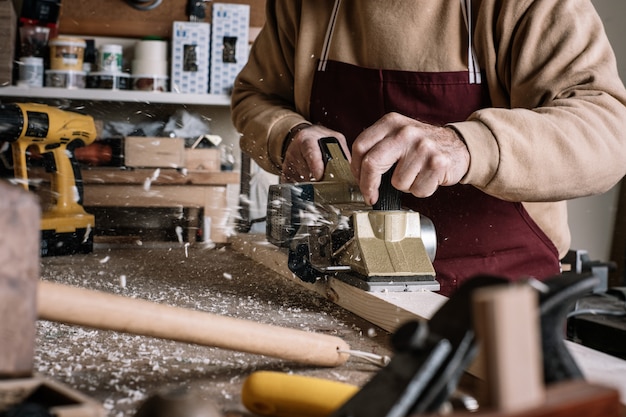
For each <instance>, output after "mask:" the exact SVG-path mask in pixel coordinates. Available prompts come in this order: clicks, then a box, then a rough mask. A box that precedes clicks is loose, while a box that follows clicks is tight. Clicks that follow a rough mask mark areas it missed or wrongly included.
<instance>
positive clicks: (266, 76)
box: [231, 0, 306, 174]
mask: <svg viewBox="0 0 626 417" xmlns="http://www.w3.org/2000/svg"><path fill="white" fill-rule="evenodd" d="M299 9H300V2H299V1H294V0H283V1H281V0H268V1H267V2H266V22H265V25H264V27H263V29H262V30H261V32H260V33H259V35H258V37H257V39H256V40H255V42H254V45H253V46H252V48H251V51H250V56H249V59H248V62H247V64H246V66H245V67H244V68H243V70H242V71H241V72H240V73H239V75H238V77H237V79H236V80H235V86H234V89H233V95H232V104H231V110H232V112H231V115H232V121H233V124H234V126H235V128H236V129H237V130H238V131H239V132H240V133H241V135H242V137H241V140H240V147H241V149H242V151H243V152H245V153H247V154H249V155H250V156H251V157H252V158H253V159H254V160H255V161H256V162H257V163H258V164H259V166H261V167H262V168H263V169H265V170H266V171H268V172H271V173H275V174H278V173H280V167H281V164H282V155H281V153H282V146H283V141H284V140H285V137H286V135H287V133H288V132H289V130H290V129H291V128H292V127H294V126H296V125H298V124H300V123H303V122H306V120H305V119H304V118H303V116H301V115H300V114H299V113H297V112H296V111H295V105H294V51H295V41H296V38H297V36H296V28H297V24H298V19H299Z"/></svg>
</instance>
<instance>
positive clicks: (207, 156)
mask: <svg viewBox="0 0 626 417" xmlns="http://www.w3.org/2000/svg"><path fill="white" fill-rule="evenodd" d="M185 167H186V168H187V170H189V171H192V172H195V171H206V172H219V171H220V150H219V149H216V148H203V149H185Z"/></svg>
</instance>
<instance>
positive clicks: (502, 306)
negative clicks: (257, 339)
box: [472, 285, 545, 412]
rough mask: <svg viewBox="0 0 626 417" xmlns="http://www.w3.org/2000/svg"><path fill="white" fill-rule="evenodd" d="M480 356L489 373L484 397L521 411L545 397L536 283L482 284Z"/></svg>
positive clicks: (477, 298) (477, 306) (477, 311)
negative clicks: (534, 284) (523, 284)
mask: <svg viewBox="0 0 626 417" xmlns="http://www.w3.org/2000/svg"><path fill="white" fill-rule="evenodd" d="M472 306H473V322H474V328H475V331H476V337H477V340H478V345H479V346H480V354H479V359H478V361H477V362H475V366H476V367H478V368H480V367H482V369H481V372H480V374H482V375H484V377H485V384H483V387H484V388H485V391H486V392H484V393H482V395H480V399H479V402H480V403H481V404H483V405H488V406H490V407H492V408H495V409H497V410H500V411H503V412H517V411H520V410H526V409H529V408H533V407H536V406H538V405H540V404H542V403H543V402H544V401H545V390H544V384H543V365H542V361H543V357H542V354H541V335H540V324H539V307H538V295H537V291H535V290H534V289H533V288H532V287H530V286H528V285H525V286H522V285H506V286H495V287H487V288H480V289H478V290H476V291H474V294H473V297H472Z"/></svg>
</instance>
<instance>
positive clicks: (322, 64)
mask: <svg viewBox="0 0 626 417" xmlns="http://www.w3.org/2000/svg"><path fill="white" fill-rule="evenodd" d="M339 7H341V0H335V5H334V6H333V11H332V13H331V15H330V20H329V21H328V26H327V27H326V37H325V38H324V46H323V47H322V55H321V56H320V62H319V64H318V66H317V70H318V71H326V62H327V61H328V53H329V51H330V42H331V40H332V37H333V32H334V30H335V23H336V22H337V15H338V14H339Z"/></svg>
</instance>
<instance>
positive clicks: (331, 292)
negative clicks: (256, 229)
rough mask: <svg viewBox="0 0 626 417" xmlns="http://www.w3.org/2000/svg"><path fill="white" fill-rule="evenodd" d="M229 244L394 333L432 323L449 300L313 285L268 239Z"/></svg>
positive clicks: (243, 238)
mask: <svg viewBox="0 0 626 417" xmlns="http://www.w3.org/2000/svg"><path fill="white" fill-rule="evenodd" d="M229 242H230V244H231V246H232V247H233V249H234V250H236V251H238V252H241V253H243V254H245V255H246V256H248V257H250V258H252V259H254V260H255V261H257V262H259V263H261V264H263V265H265V266H266V267H268V268H270V269H271V270H273V271H276V272H277V273H279V274H280V275H282V276H284V277H286V278H288V279H292V280H295V281H296V282H298V283H300V284H301V285H303V286H304V287H306V288H308V289H309V290H311V291H314V292H316V293H318V294H320V295H322V296H324V297H326V298H328V299H329V300H331V301H333V302H334V303H336V304H337V305H339V306H341V307H343V308H345V309H346V310H348V311H351V312H353V313H354V314H356V315H358V316H360V317H363V318H364V319H366V320H368V321H369V322H371V323H373V324H375V325H377V326H379V327H380V328H382V329H384V330H387V331H388V332H393V331H394V330H395V329H397V328H398V327H399V326H400V325H401V324H402V323H405V322H406V321H408V320H415V319H421V320H428V319H429V318H430V317H432V315H433V314H434V313H435V312H436V311H437V310H438V309H439V307H440V306H441V305H442V304H443V303H444V302H445V301H446V300H447V298H446V297H444V296H442V295H439V294H435V293H433V292H431V291H422V292H411V293H409V292H380V293H373V292H366V291H363V290H360V289H358V288H356V287H353V286H351V285H348V284H346V283H344V282H343V281H340V280H338V279H334V278H331V279H329V280H328V281H327V282H321V281H320V282H317V283H315V284H309V283H306V282H304V281H302V280H300V279H299V278H298V277H296V276H295V275H294V274H293V273H292V272H291V271H290V270H289V268H288V267H287V254H286V252H285V251H281V250H280V249H279V248H277V247H276V246H274V245H272V244H271V243H269V242H267V241H266V240H265V237H264V236H259V235H237V236H232V237H231V238H230V239H229Z"/></svg>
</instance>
